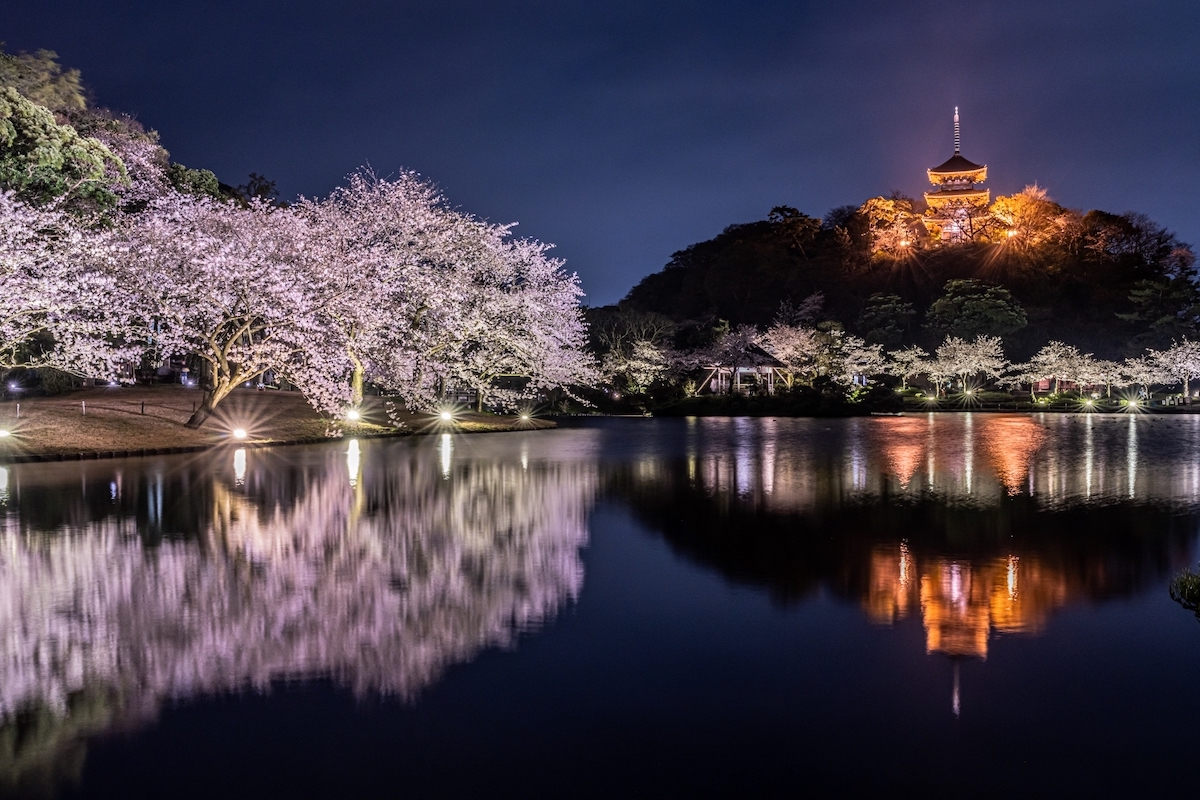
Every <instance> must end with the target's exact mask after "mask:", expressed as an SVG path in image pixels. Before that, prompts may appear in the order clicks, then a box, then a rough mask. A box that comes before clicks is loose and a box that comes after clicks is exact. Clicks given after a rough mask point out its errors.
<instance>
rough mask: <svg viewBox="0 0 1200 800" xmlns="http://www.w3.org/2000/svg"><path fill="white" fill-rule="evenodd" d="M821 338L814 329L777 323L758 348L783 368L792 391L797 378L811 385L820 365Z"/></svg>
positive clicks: (784, 375) (761, 339)
mask: <svg viewBox="0 0 1200 800" xmlns="http://www.w3.org/2000/svg"><path fill="white" fill-rule="evenodd" d="M821 338H822V337H821V333H820V332H819V331H817V330H816V329H815V328H809V327H805V326H803V325H789V324H787V323H785V322H782V321H777V322H776V323H775V324H774V325H772V326H771V327H770V328H768V329H767V332H766V333H764V334H763V335H762V336H761V337H760V339H759V345H760V346H761V347H762V348H763V350H765V351H767V352H768V353H770V354H771V356H772V357H774V358H775V359H776V360H777V361H779V363H780V364H782V365H783V366H782V367H781V368H780V372H781V373H782V374H783V378H784V383H785V384H786V385H787V386H788V387H789V388H791V387H792V386H793V385H795V382H796V380H797V379H798V378H799V379H800V380H802V381H803V382H805V383H808V384H809V385H811V384H812V381H813V378H815V377H816V375H817V371H818V366H819V363H820V359H819V355H820V349H821V346H822V341H821Z"/></svg>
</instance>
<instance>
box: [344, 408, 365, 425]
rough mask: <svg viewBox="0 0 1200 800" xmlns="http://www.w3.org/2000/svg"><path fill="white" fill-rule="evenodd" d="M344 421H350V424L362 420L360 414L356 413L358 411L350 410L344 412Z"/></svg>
mask: <svg viewBox="0 0 1200 800" xmlns="http://www.w3.org/2000/svg"><path fill="white" fill-rule="evenodd" d="M346 419H348V420H350V421H351V422H358V421H359V420H360V419H362V414H360V413H358V409H355V408H352V409H350V410H349V411H347V412H346Z"/></svg>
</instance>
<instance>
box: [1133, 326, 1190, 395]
mask: <svg viewBox="0 0 1200 800" xmlns="http://www.w3.org/2000/svg"><path fill="white" fill-rule="evenodd" d="M1146 357H1147V358H1148V359H1149V360H1150V361H1151V362H1152V363H1153V364H1154V365H1155V366H1156V367H1157V368H1158V369H1159V370H1160V371H1161V372H1162V373H1163V374H1164V375H1170V376H1172V377H1173V378H1174V379H1175V380H1178V381H1179V382H1180V383H1182V384H1183V396H1184V399H1185V400H1190V399H1191V396H1192V394H1191V386H1190V381H1191V380H1192V379H1194V378H1200V342H1193V341H1189V340H1188V339H1186V338H1185V339H1184V340H1183V341H1180V342H1175V343H1174V344H1172V345H1171V347H1170V348H1168V349H1167V350H1162V351H1159V350H1150V351H1149V352H1148V353H1147V356H1146Z"/></svg>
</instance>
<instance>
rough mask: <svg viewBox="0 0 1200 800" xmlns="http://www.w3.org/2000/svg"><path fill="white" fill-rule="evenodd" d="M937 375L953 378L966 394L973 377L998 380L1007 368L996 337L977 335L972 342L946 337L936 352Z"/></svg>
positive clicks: (998, 338)
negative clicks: (959, 383) (960, 384)
mask: <svg viewBox="0 0 1200 800" xmlns="http://www.w3.org/2000/svg"><path fill="white" fill-rule="evenodd" d="M937 362H938V367H937V371H938V374H939V375H942V376H954V377H955V378H957V379H958V380H959V381H960V382H961V383H962V386H963V389H964V390H966V389H967V388H969V385H968V382H969V381H970V380H971V378H973V377H977V376H980V375H982V376H984V377H985V378H993V379H995V378H999V377H1000V376H1001V375H1003V374H1004V370H1005V369H1006V368H1007V367H1008V361H1007V360H1005V358H1004V349H1003V347H1002V345H1001V342H1000V337H999V336H985V335H980V336H977V337H975V340H974V341H970V342H968V341H964V340H963V339H959V338H958V337H956V336H948V337H946V340H945V341H944V342H943V343H942V344H941V346H939V347H938V349H937Z"/></svg>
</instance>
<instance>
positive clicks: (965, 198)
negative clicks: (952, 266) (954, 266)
mask: <svg viewBox="0 0 1200 800" xmlns="http://www.w3.org/2000/svg"><path fill="white" fill-rule="evenodd" d="M960 146H961V137H960V135H959V127H958V106H955V107H954V155H952V156H950V158H949V159H948V160H947V161H946V162H945V163H943V164H939V165H938V166H936V167H933V168H932V169H930V170H928V171H927V174H928V175H929V182H930V183H932V184H933V185H934V187H936V188H935V189H934V190H933V191H931V192H926V193H925V203H926V204H927V205H928V206H929V208H928V210H927V211H926V212H925V219H924V223H925V227H926V228H928V229H929V231H930V233H932V234H933V235H934V236H936V237H938V238H940V239H942V240H943V241H950V242H957V241H964V240H969V239H973V238H975V235H976V230H975V225H974V223H975V220H976V219H978V218H979V217H980V216H981V215H983V214H986V212H987V207H988V202H989V201H990V200H991V190H989V189H984V188H983V187H982V186H980V184H982V183H983V182H984V181H986V180H987V165H986V164H976V163H974V162H973V161H968V160H967V159H965V158H963V156H962V153H961V151H960Z"/></svg>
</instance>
